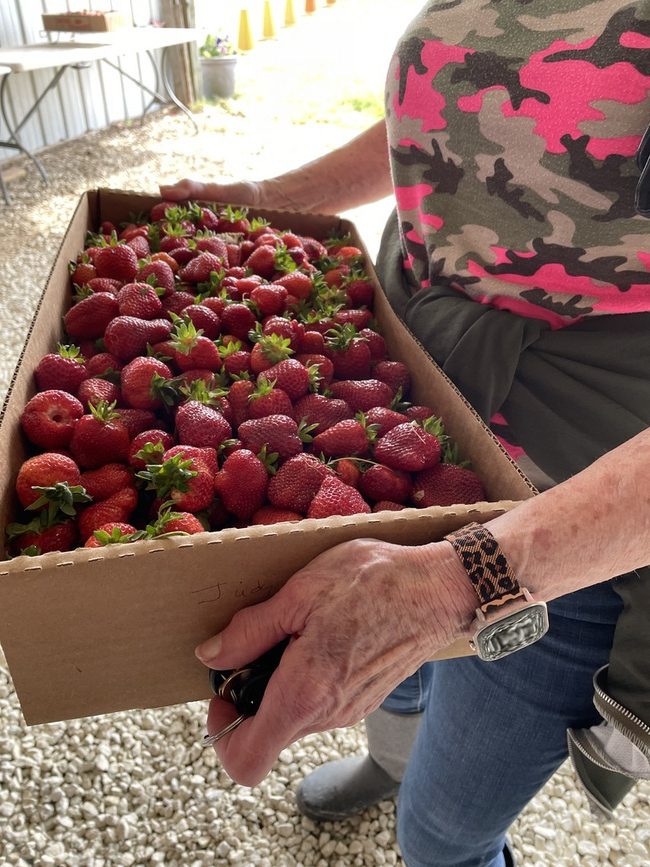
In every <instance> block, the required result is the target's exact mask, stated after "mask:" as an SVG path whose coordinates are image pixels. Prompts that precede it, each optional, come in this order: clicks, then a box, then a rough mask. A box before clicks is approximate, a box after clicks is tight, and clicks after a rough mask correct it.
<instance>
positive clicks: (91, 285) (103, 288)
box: [84, 277, 122, 295]
mask: <svg viewBox="0 0 650 867" xmlns="http://www.w3.org/2000/svg"><path fill="white" fill-rule="evenodd" d="M121 285H122V281H121V280H111V279H110V278H109V277H93V279H92V280H89V281H88V282H87V283H84V286H87V287H88V289H92V291H93V292H109V293H110V294H111V295H117V293H118V292H119V291H120V287H121Z"/></svg>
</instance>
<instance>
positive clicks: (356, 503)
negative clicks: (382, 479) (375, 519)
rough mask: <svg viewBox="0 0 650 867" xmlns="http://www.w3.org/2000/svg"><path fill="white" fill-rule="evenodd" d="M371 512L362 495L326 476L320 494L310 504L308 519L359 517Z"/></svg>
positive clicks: (333, 477) (334, 477)
mask: <svg viewBox="0 0 650 867" xmlns="http://www.w3.org/2000/svg"><path fill="white" fill-rule="evenodd" d="M365 512H370V506H369V505H368V503H366V501H365V500H364V499H363V497H362V496H361V494H360V493H359V492H358V491H356V490H355V489H354V488H351V487H350V486H349V485H346V484H345V483H344V482H342V481H341V480H340V479H337V478H336V476H326V477H325V478H324V479H323V481H322V483H321V486H320V488H319V489H318V493H317V494H316V496H315V497H314V499H313V500H312V501H311V503H310V504H309V509H308V510H307V517H308V518H329V517H330V516H331V515H357V514H361V513H365Z"/></svg>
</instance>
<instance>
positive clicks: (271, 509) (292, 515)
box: [250, 506, 304, 525]
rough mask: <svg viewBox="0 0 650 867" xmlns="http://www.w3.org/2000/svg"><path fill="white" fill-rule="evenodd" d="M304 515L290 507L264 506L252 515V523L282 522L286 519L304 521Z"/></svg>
mask: <svg viewBox="0 0 650 867" xmlns="http://www.w3.org/2000/svg"><path fill="white" fill-rule="evenodd" d="M303 518H304V515H301V514H300V513H299V512H292V511H291V510H290V509H277V508H276V507H275V506H262V508H261V509H258V510H257V512H255V514H254V515H252V516H251V519H250V522H251V524H253V525H255V524H280V523H284V522H285V521H302V519H303Z"/></svg>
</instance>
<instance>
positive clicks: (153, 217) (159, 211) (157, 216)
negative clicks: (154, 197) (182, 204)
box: [149, 201, 178, 223]
mask: <svg viewBox="0 0 650 867" xmlns="http://www.w3.org/2000/svg"><path fill="white" fill-rule="evenodd" d="M177 207H178V204H177V202H165V201H162V202H157V203H156V204H155V205H153V207H152V208H151V210H150V211H149V221H150V222H151V223H157V222H158V221H159V220H165V219H167V214H166V212H167V211H168V210H171V211H174V210H175V209H176V208H177Z"/></svg>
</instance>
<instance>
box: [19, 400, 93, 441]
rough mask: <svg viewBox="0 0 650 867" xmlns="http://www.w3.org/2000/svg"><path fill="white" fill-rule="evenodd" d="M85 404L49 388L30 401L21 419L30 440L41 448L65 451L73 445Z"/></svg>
mask: <svg viewBox="0 0 650 867" xmlns="http://www.w3.org/2000/svg"><path fill="white" fill-rule="evenodd" d="M83 413H84V408H83V404H82V403H81V401H79V400H77V398H76V397H73V396H72V395H71V394H69V393H68V392H67V391H60V390H59V389H49V390H48V391H41V392H39V393H38V394H36V395H34V397H33V398H32V399H31V400H29V401H28V402H27V404H26V406H25V408H24V410H23V411H22V414H21V416H20V423H21V425H22V428H23V431H24V432H25V436H26V437H27V439H28V440H29V441H30V442H31V443H33V444H34V445H35V446H39V447H40V448H42V449H56V448H62V447H63V448H65V447H66V446H68V445H69V444H70V440H71V439H72V434H73V432H74V429H75V425H76V424H77V420H78V419H80V418H81V416H82V415H83Z"/></svg>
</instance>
